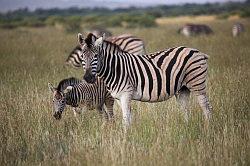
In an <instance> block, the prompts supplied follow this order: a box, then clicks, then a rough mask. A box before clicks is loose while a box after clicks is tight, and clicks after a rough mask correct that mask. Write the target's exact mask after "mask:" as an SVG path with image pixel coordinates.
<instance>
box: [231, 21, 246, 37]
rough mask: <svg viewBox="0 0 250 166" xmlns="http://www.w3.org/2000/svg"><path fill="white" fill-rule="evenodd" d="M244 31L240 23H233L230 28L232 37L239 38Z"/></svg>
mask: <svg viewBox="0 0 250 166" xmlns="http://www.w3.org/2000/svg"><path fill="white" fill-rule="evenodd" d="M244 31H245V28H244V25H243V24H242V23H235V24H234V25H233V27H232V35H233V37H237V36H239V35H240V34H241V33H242V32H244Z"/></svg>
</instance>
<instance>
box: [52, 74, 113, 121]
mask: <svg viewBox="0 0 250 166" xmlns="http://www.w3.org/2000/svg"><path fill="white" fill-rule="evenodd" d="M48 87H49V89H50V90H51V91H52V93H53V103H54V110H55V112H54V115H53V116H54V117H55V118H56V119H61V116H62V112H63V111H64V109H65V107H66V105H70V106H72V107H73V111H74V114H75V115H76V112H78V113H79V111H76V108H77V107H85V108H87V109H93V108H95V109H96V110H97V111H98V112H99V113H100V114H101V115H103V114H104V116H105V118H106V119H113V105H114V99H113V97H112V96H111V94H110V93H109V92H108V91H107V89H106V87H105V86H104V82H103V81H102V80H101V79H97V81H96V82H95V83H94V84H88V83H86V82H85V81H84V80H79V79H77V78H74V77H71V78H67V79H63V80H61V81H60V82H59V84H58V86H57V88H55V87H54V86H53V85H52V84H51V83H48ZM104 106H105V107H106V110H107V111H105V110H104Z"/></svg>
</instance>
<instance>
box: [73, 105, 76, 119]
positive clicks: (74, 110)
mask: <svg viewBox="0 0 250 166" xmlns="http://www.w3.org/2000/svg"><path fill="white" fill-rule="evenodd" d="M73 112H74V117H76V112H77V110H76V107H73Z"/></svg>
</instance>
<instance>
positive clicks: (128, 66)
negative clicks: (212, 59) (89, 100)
mask: <svg viewBox="0 0 250 166" xmlns="http://www.w3.org/2000/svg"><path fill="white" fill-rule="evenodd" d="M79 44H80V45H81V49H82V56H81V57H82V62H83V64H84V65H85V66H84V67H85V71H86V72H85V75H84V78H85V80H86V81H87V82H89V83H93V81H94V78H95V76H99V77H101V78H102V79H103V80H104V82H105V84H106V86H107V88H108V90H109V91H110V92H111V95H112V96H113V97H114V98H116V99H119V100H120V102H121V107H122V111H123V119H124V122H125V124H126V125H128V124H129V123H130V119H131V116H130V103H131V100H139V101H145V102H159V101H164V100H166V99H168V98H170V97H172V96H174V95H179V96H180V98H181V99H182V100H183V98H185V100H186V101H185V102H181V103H187V99H188V97H183V96H189V93H190V92H194V93H195V94H196V95H197V98H198V101H199V103H200V105H201V107H202V109H203V112H204V114H205V117H206V118H207V119H208V118H209V116H210V113H211V106H210V104H209V101H208V97H207V95H206V79H207V68H208V66H207V59H208V56H207V55H206V54H203V53H201V52H200V51H198V50H197V49H193V48H187V47H183V46H181V47H175V48H170V49H166V50H163V51H159V52H156V53H153V54H149V55H142V56H135V55H133V54H129V53H128V52H125V51H123V50H121V49H120V47H118V46H117V45H115V44H113V43H111V42H109V41H104V40H103V38H102V37H101V38H98V39H97V38H96V37H95V36H94V35H92V34H89V35H88V36H87V38H86V39H85V40H84V39H83V37H82V35H81V34H79ZM93 64H96V65H93ZM87 66H88V67H87ZM185 105H187V104H185ZM185 107H186V106H184V108H185ZM185 110H187V109H185ZM186 115H187V116H186V117H188V112H187V111H186Z"/></svg>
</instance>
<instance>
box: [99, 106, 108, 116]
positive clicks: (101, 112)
mask: <svg viewBox="0 0 250 166" xmlns="http://www.w3.org/2000/svg"><path fill="white" fill-rule="evenodd" d="M97 111H98V112H99V115H100V116H101V117H103V116H104V118H105V119H108V114H107V112H106V111H105V109H104V104H102V106H101V105H99V106H97Z"/></svg>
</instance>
